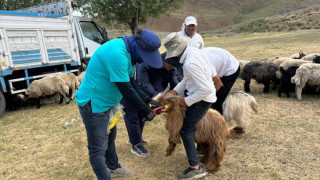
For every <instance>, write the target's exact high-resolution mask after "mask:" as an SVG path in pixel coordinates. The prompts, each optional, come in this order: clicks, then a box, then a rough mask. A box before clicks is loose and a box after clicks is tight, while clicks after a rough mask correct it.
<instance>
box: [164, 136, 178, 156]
mask: <svg viewBox="0 0 320 180" xmlns="http://www.w3.org/2000/svg"><path fill="white" fill-rule="evenodd" d="M176 145H177V144H176V143H174V142H172V141H170V140H169V146H168V148H167V150H166V156H171V155H172V153H173V151H174V150H175V148H176Z"/></svg>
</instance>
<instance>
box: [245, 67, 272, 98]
mask: <svg viewBox="0 0 320 180" xmlns="http://www.w3.org/2000/svg"><path fill="white" fill-rule="evenodd" d="M277 70H278V66H277V65H276V64H274V63H271V62H266V61H250V62H249V63H248V64H246V65H245V66H244V68H243V71H242V73H241V74H240V78H241V79H243V80H244V81H245V82H244V91H245V92H250V81H251V79H255V80H256V81H257V82H258V83H262V84H263V85H264V89H263V92H264V93H267V92H269V86H270V82H273V83H274V88H275V83H276V81H277V78H276V71H277Z"/></svg>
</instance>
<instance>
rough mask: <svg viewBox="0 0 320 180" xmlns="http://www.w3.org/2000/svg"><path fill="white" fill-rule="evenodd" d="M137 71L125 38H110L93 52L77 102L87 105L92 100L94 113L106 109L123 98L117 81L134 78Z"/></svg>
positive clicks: (128, 80) (77, 95)
mask: <svg viewBox="0 0 320 180" xmlns="http://www.w3.org/2000/svg"><path fill="white" fill-rule="evenodd" d="M133 75H134V68H133V66H132V63H131V56H130V53H129V52H128V50H127V48H126V45H125V43H124V41H123V40H122V39H115V40H111V41H108V42H107V43H105V44H103V45H102V46H100V47H99V48H98V49H97V50H96V51H95V52H94V54H93V55H92V57H91V59H90V61H89V64H88V67H87V70H86V74H85V76H84V78H83V80H82V83H81V85H80V87H79V89H78V91H77V93H76V96H75V97H76V98H75V99H76V102H77V103H78V104H79V105H80V106H84V105H86V104H87V103H88V102H89V101H90V100H91V106H92V112H93V113H100V112H105V111H107V110H109V109H110V108H111V107H113V106H115V105H117V104H118V103H119V102H120V100H121V98H122V95H121V93H120V91H119V90H118V88H117V86H116V84H115V82H130V78H132V77H133Z"/></svg>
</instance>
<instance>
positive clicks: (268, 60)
mask: <svg viewBox="0 0 320 180" xmlns="http://www.w3.org/2000/svg"><path fill="white" fill-rule="evenodd" d="M278 58H279V56H275V57H271V58H268V59H267V62H273V61H275V60H276V59H278Z"/></svg>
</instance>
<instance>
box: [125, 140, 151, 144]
mask: <svg viewBox="0 0 320 180" xmlns="http://www.w3.org/2000/svg"><path fill="white" fill-rule="evenodd" d="M127 144H128V145H130V146H132V144H131V142H130V140H128V141H127ZM140 144H142V145H144V146H147V145H148V142H147V141H144V140H143V139H142V140H141V143H140Z"/></svg>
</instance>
